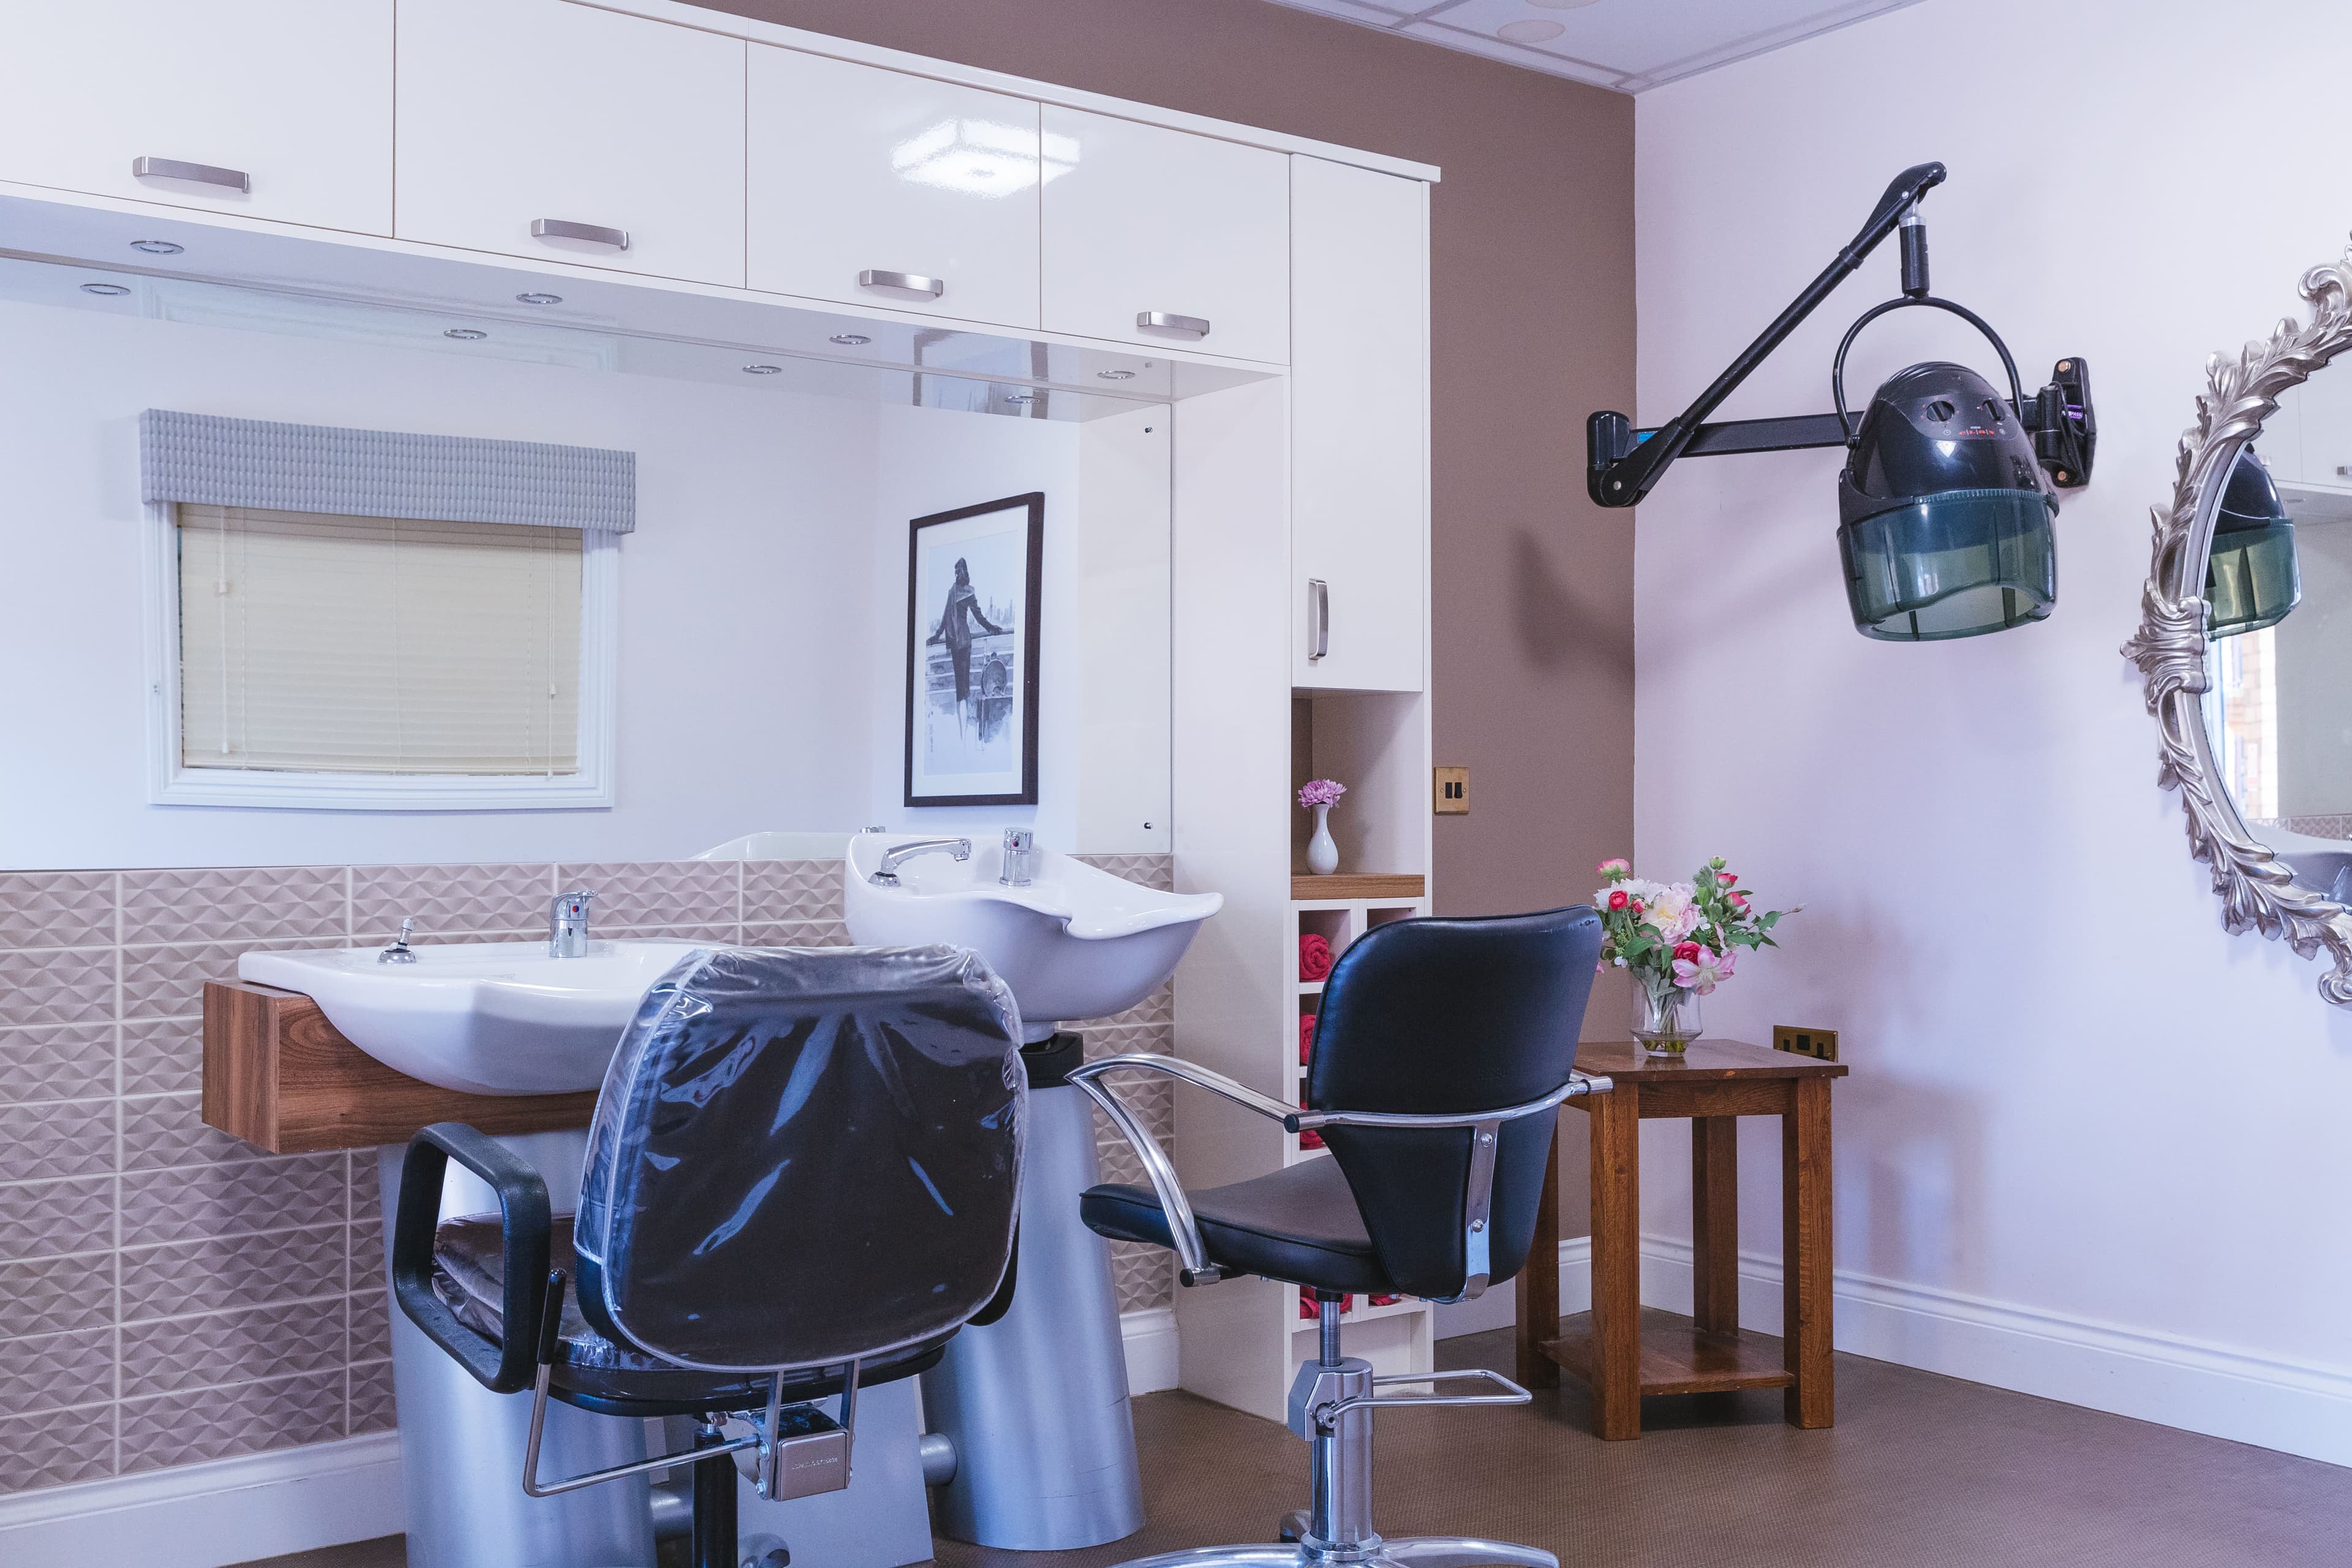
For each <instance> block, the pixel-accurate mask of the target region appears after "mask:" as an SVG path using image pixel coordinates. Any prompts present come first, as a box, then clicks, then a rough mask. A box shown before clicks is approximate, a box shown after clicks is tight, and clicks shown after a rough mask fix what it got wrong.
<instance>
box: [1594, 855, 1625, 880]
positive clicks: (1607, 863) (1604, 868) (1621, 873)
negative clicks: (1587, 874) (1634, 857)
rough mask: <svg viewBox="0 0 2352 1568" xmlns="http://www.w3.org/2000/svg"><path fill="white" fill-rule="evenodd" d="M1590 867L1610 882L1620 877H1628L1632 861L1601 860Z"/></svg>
mask: <svg viewBox="0 0 2352 1568" xmlns="http://www.w3.org/2000/svg"><path fill="white" fill-rule="evenodd" d="M1593 870H1594V871H1595V872H1597V873H1599V874H1600V875H1601V876H1603V877H1606V878H1607V879H1610V880H1611V881H1612V882H1613V881H1615V880H1616V879H1619V878H1620V877H1630V876H1632V875H1633V862H1632V861H1631V860H1624V859H1617V860H1603V861H1602V862H1601V864H1600V865H1598V866H1595V867H1594V868H1593Z"/></svg>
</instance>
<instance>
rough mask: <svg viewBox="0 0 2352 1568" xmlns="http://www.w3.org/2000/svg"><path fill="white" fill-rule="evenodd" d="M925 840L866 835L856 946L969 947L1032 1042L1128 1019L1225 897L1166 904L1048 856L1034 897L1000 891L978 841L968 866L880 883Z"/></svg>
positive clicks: (988, 853)
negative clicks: (999, 979)
mask: <svg viewBox="0 0 2352 1568" xmlns="http://www.w3.org/2000/svg"><path fill="white" fill-rule="evenodd" d="M924 837H932V835H930V834H928V833H861V834H859V835H857V836H856V837H855V838H852V839H851V840H850V841H849V855H848V858H846V859H845V860H844V861H843V862H842V902H843V906H844V908H843V912H844V913H845V915H846V916H847V917H848V920H849V936H850V940H851V941H853V942H857V943H859V944H861V945H866V946H899V945H920V944H922V943H926V942H946V943H948V944H949V945H950V946H953V947H968V948H971V950H972V951H973V952H977V953H979V954H980V955H981V956H982V958H984V959H986V960H987V961H988V963H989V967H990V968H992V969H993V970H995V971H996V973H998V974H1000V975H1002V976H1003V979H1004V982H1005V984H1008V985H1010V986H1012V987H1013V1001H1014V1002H1016V1003H1018V1004H1019V1005H1020V1008H1021V1021H1022V1031H1023V1034H1024V1036H1025V1037H1026V1038H1027V1039H1029V1040H1030V1041H1031V1042H1033V1043H1034V1042H1035V1041H1038V1040H1042V1039H1045V1038H1046V1037H1048V1036H1050V1035H1052V1034H1053V1033H1054V1030H1055V1027H1056V1026H1059V1025H1060V1024H1063V1023H1066V1022H1070V1021H1075V1020H1077V1019H1081V1018H1107V1017H1109V1016H1111V1015H1112V1014H1114V1013H1123V1012H1125V1011H1127V1009H1129V1007H1132V1006H1134V1005H1136V1004H1137V1003H1138V1002H1140V1001H1142V1000H1143V999H1144V998H1145V997H1146V996H1149V995H1150V994H1152V993H1153V992H1154V991H1157V990H1158V989H1159V988H1160V984H1161V983H1162V982H1164V981H1166V980H1167V978H1168V976H1169V975H1171V973H1175V969H1176V961H1177V960H1178V959H1180V958H1182V957H1183V956H1184V950H1185V948H1187V947H1189V946H1190V945H1192V937H1193V933H1195V932H1196V931H1199V930H1200V929H1201V922H1202V921H1205V920H1207V919H1208V918H1209V917H1210V916H1211V915H1213V914H1215V913H1216V912H1217V911H1218V910H1220V909H1222V908H1223V907H1224V901H1225V900H1224V895H1223V894H1222V893H1162V892H1159V891H1157V890H1155V889H1150V888H1146V887H1142V886H1139V884H1137V883H1134V882H1130V881H1128V880H1127V879H1125V878H1122V877H1114V876H1112V875H1111V874H1110V873H1109V872H1108V871H1104V870H1100V869H1097V868H1095V867H1092V866H1089V865H1087V863H1086V862H1085V861H1083V860H1074V859H1072V858H1070V857H1069V856H1067V855H1057V854H1055V852H1054V851H1052V850H1050V849H1038V850H1035V851H1034V870H1033V872H1032V880H1031V882H1030V884H1029V886H1027V887H1025V888H1011V887H1006V886H1004V885H1003V883H1001V882H999V881H998V880H997V877H998V875H999V874H1000V872H1001V871H1002V869H1003V864H1004V852H1003V847H1001V845H1000V844H999V843H998V842H996V836H994V835H991V834H987V833H982V832H975V833H973V834H971V836H970V837H971V858H970V859H968V860H962V861H957V860H951V859H950V858H948V857H947V856H945V855H925V856H921V857H919V858H915V859H912V860H908V861H907V862H905V863H904V864H902V865H901V866H900V867H899V868H898V886H897V887H895V888H881V887H876V886H875V885H874V883H873V881H872V880H871V878H872V876H873V873H874V872H875V871H876V870H877V868H879V867H880V865H881V863H882V857H883V856H884V855H885V854H886V853H887V852H888V850H889V849H890V847H892V846H893V845H898V844H905V843H908V842H909V841H911V840H914V839H917V838H924Z"/></svg>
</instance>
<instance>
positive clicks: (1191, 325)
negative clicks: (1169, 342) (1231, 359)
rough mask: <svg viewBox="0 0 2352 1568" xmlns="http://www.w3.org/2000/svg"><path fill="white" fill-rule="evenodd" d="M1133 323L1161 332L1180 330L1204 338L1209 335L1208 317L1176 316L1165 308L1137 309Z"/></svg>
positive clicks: (1187, 334) (1188, 334) (1191, 335)
mask: <svg viewBox="0 0 2352 1568" xmlns="http://www.w3.org/2000/svg"><path fill="white" fill-rule="evenodd" d="M1135 324H1136V325H1137V326H1139V327H1147V328H1156V329H1158V330H1159V331H1163V332H1182V333H1184V334H1185V335H1186V336H1188V337H1194V338H1205V337H1207V336H1208V335H1209V319H1208V318H1207V317H1206V316H1178V315H1171V313H1170V312H1168V311H1166V310H1138V311H1137V312H1136V313H1135Z"/></svg>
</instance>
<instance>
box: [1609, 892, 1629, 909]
mask: <svg viewBox="0 0 2352 1568" xmlns="http://www.w3.org/2000/svg"><path fill="white" fill-rule="evenodd" d="M1625 904H1626V898H1625V890H1624V889H1622V888H1620V889H1618V890H1617V891H1615V892H1613V893H1612V894H1610V895H1609V909H1610V912H1611V913H1612V914H1613V913H1615V912H1616V911H1617V910H1622V909H1623V908H1624V907H1625Z"/></svg>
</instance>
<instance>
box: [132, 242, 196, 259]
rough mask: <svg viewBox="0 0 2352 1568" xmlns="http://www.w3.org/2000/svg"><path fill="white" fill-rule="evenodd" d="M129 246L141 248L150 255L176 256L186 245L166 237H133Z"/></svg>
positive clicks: (136, 248) (135, 248) (134, 248)
mask: <svg viewBox="0 0 2352 1568" xmlns="http://www.w3.org/2000/svg"><path fill="white" fill-rule="evenodd" d="M186 248H187V247H186V246H184V245H179V244H175V243H173V241H171V240H168V239H134V240H132V241H131V249H133V250H143V251H145V252H146V253H147V254H148V255H150V256H177V255H179V254H180V252H182V251H183V250H185V249H186Z"/></svg>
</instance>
